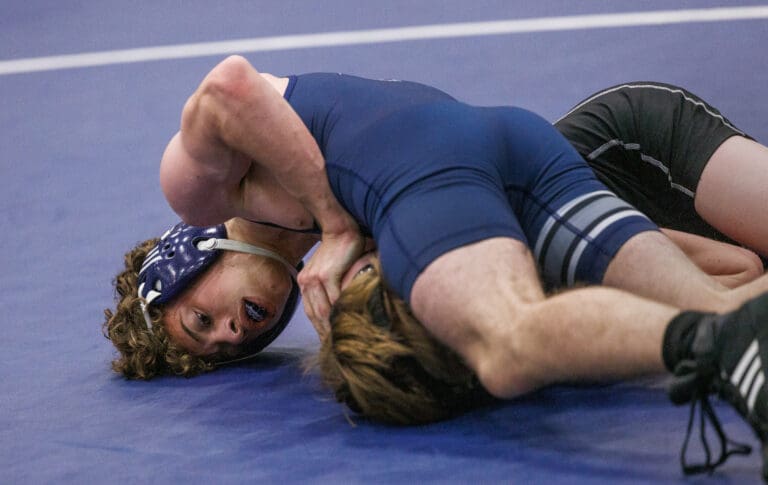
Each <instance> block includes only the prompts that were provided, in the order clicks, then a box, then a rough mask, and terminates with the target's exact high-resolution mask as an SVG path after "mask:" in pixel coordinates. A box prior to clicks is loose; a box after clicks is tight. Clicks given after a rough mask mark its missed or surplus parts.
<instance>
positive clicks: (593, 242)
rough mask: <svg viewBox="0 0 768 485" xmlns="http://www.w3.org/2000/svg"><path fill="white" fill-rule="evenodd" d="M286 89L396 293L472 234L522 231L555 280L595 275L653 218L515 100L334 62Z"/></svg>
mask: <svg viewBox="0 0 768 485" xmlns="http://www.w3.org/2000/svg"><path fill="white" fill-rule="evenodd" d="M285 97H286V99H287V100H288V101H289V103H290V104H291V106H292V107H293V109H294V110H295V111H296V112H297V113H298V114H299V116H300V117H301V118H302V120H303V121H304V123H305V124H306V126H307V127H308V128H309V130H310V132H311V133H312V135H313V136H314V138H315V139H316V140H317V143H318V145H319V146H320V149H321V151H322V153H323V156H324V157H325V160H326V171H327V173H328V178H329V181H330V185H331V188H332V190H333V192H334V194H335V195H336V197H337V198H338V200H339V202H340V203H341V204H342V206H343V207H344V208H345V209H346V210H347V211H349V213H350V214H352V216H353V217H354V218H355V219H356V220H357V222H358V223H359V224H360V225H361V227H362V228H363V230H364V231H367V232H368V233H370V234H372V235H373V237H374V239H375V240H376V243H377V246H378V249H379V254H380V258H381V261H382V268H383V270H384V277H385V279H386V281H387V282H388V283H389V285H390V286H391V287H392V288H393V290H394V291H395V292H397V293H398V294H399V295H400V296H401V297H402V298H404V299H405V300H406V301H408V300H409V299H410V293H411V288H412V286H413V283H414V281H415V280H416V278H417V276H418V275H419V274H420V273H421V272H422V271H423V270H424V269H425V268H426V266H427V265H429V264H430V263H431V262H432V261H434V260H435V259H437V258H438V257H439V256H440V255H442V254H444V253H446V252H448V251H450V250H452V249H455V248H459V247H462V246H465V245H468V244H471V243H474V242H478V241H481V240H485V239H489V238H493V237H510V238H514V239H517V240H520V241H523V242H526V243H527V244H528V245H529V247H530V248H531V250H532V251H533V252H534V256H535V257H536V258H537V260H538V263H539V267H540V269H541V271H542V275H543V276H544V279H545V282H546V283H547V284H548V285H549V286H551V287H557V286H564V285H571V284H573V283H575V282H577V281H584V282H590V283H600V282H601V281H602V278H603V274H604V272H605V269H606V268H607V266H608V263H609V262H610V261H611V259H612V258H613V256H614V255H615V254H616V252H617V251H618V249H619V248H620V247H621V246H622V245H623V244H624V243H625V242H626V241H627V240H628V239H629V238H631V237H632V236H634V235H635V234H637V233H638V232H641V231H646V230H655V229H656V226H655V225H654V224H653V223H651V222H650V221H649V220H648V219H647V218H646V217H645V216H643V215H642V214H641V213H639V212H637V211H636V210H634V208H632V207H631V206H630V205H628V204H627V203H625V202H624V201H622V200H620V199H618V198H617V197H616V196H615V195H613V194H612V193H611V192H609V191H608V190H607V189H606V188H605V186H603V185H602V184H601V183H600V182H599V181H598V180H597V179H596V178H595V176H594V175H593V173H592V171H591V170H590V168H589V167H588V166H587V164H586V163H585V162H584V161H583V159H582V158H581V156H580V155H579V154H578V153H577V152H576V151H575V150H574V149H573V148H572V147H571V145H570V144H569V143H568V142H567V141H566V140H565V138H563V137H562V135H560V134H559V133H558V132H557V130H555V129H554V128H553V127H552V125H551V124H550V123H548V122H547V121H546V120H544V119H542V118H541V117H539V116H537V115H535V114H533V113H531V112H529V111H526V110H524V109H520V108H511V107H492V108H482V107H473V106H469V105H466V104H464V103H461V102H459V101H457V100H455V99H454V98H452V97H451V96H449V95H447V94H445V93H443V92H441V91H439V90H437V89H434V88H431V87H428V86H424V85H421V84H417V83H411V82H401V81H374V80H368V79H362V78H358V77H354V76H347V75H342V74H307V75H300V76H291V77H290V82H289V85H288V88H287V90H286V94H285Z"/></svg>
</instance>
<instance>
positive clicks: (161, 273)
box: [138, 222, 303, 363]
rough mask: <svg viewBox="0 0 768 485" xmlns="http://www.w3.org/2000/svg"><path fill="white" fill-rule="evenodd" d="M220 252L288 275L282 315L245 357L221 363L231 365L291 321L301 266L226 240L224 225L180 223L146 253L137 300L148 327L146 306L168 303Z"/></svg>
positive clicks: (253, 247)
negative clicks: (252, 258) (274, 264)
mask: <svg viewBox="0 0 768 485" xmlns="http://www.w3.org/2000/svg"><path fill="white" fill-rule="evenodd" d="M221 250H229V251H239V252H243V253H250V254H257V255H259V256H264V257H267V258H270V259H274V260H276V261H279V262H280V263H282V264H283V266H284V267H285V268H286V269H287V270H288V272H289V273H290V275H291V281H292V283H293V285H292V288H291V293H290V295H289V296H288V300H287V301H286V302H285V307H284V309H283V313H282V315H280V318H279V320H278V321H277V323H276V324H275V325H273V326H272V328H270V329H269V330H267V331H266V332H264V333H263V334H261V335H259V336H258V337H257V338H256V339H255V340H253V341H252V342H250V343H248V344H247V345H246V347H245V349H244V350H245V356H244V357H240V358H238V359H235V360H230V361H227V362H222V363H229V362H235V361H239V360H243V359H247V358H249V357H251V356H252V355H253V354H255V353H257V352H259V351H261V350H262V349H263V348H264V347H266V346H267V345H269V344H270V343H271V342H272V341H273V340H274V339H275V338H277V336H278V335H280V333H281V332H282V331H283V329H284V328H285V326H286V325H287V324H288V322H289V321H290V320H291V317H292V316H293V313H294V312H295V311H296V306H297V303H298V300H299V287H298V284H297V283H296V274H297V273H298V271H300V270H301V268H302V266H303V263H299V265H298V267H296V268H294V267H293V266H292V265H291V264H290V263H289V262H288V261H286V259H285V258H283V257H282V256H280V255H279V254H277V253H275V252H274V251H270V250H268V249H265V248H261V247H258V246H254V245H251V244H246V243H244V242H240V241H234V240H231V239H227V229H226V227H224V224H219V225H217V226H210V227H194V226H190V225H188V224H185V223H183V222H180V223H178V224H176V225H175V226H174V227H172V228H171V229H169V230H168V231H166V233H165V234H163V236H162V237H161V238H160V240H159V241H158V242H157V244H156V245H155V247H154V248H153V249H152V250H151V251H150V252H149V253H147V256H146V258H144V263H143V264H142V265H141V269H140V270H139V281H138V282H139V291H138V293H139V297H141V298H142V299H143V300H144V301H142V303H141V310H142V312H143V314H144V320H145V321H146V323H147V328H150V327H151V326H152V319H151V318H150V316H149V312H148V311H147V307H148V306H149V305H152V304H160V303H168V302H169V301H171V300H172V299H173V298H175V297H176V296H178V295H179V294H180V293H181V292H182V291H184V290H185V289H186V288H188V287H189V285H190V284H191V283H192V281H194V280H195V278H197V277H198V276H199V275H201V274H202V273H203V271H204V270H205V269H206V268H208V267H209V266H210V265H211V264H213V262H214V261H216V259H217V258H218V257H219V255H220V254H221Z"/></svg>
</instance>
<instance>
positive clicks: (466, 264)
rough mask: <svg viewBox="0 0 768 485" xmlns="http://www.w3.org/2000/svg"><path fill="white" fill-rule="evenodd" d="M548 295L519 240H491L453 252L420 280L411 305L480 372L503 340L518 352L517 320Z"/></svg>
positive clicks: (445, 340) (437, 262) (524, 247)
mask: <svg viewBox="0 0 768 485" xmlns="http://www.w3.org/2000/svg"><path fill="white" fill-rule="evenodd" d="M543 299H544V292H543V290H542V287H541V284H540V283H539V278H538V272H537V269H536V264H535V262H534V260H533V257H532V255H531V252H530V250H529V249H528V247H527V246H526V245H525V244H524V243H523V242H521V241H519V240H514V239H510V238H491V239H486V240H483V241H480V242H477V243H474V244H470V245H466V246H462V247H460V248H456V249H454V250H452V251H449V252H447V253H445V254H443V255H441V256H440V257H438V258H437V259H436V260H435V261H433V262H432V263H431V264H430V265H429V266H428V267H427V268H426V269H425V270H424V271H423V272H422V273H421V274H420V275H419V276H418V278H417V279H416V281H415V284H414V286H413V292H412V299H411V307H412V309H413V311H414V314H415V316H416V317H417V318H418V319H419V320H420V321H421V322H422V323H423V324H424V325H425V326H426V327H427V329H428V330H429V331H430V332H431V333H432V334H433V335H435V336H436V337H437V338H438V339H439V340H441V341H442V342H443V343H444V344H446V345H448V346H449V347H451V348H453V349H454V350H456V351H458V352H459V353H460V354H461V355H462V356H463V357H464V358H465V359H467V360H468V364H469V365H470V367H472V368H473V369H475V370H476V371H477V370H478V368H477V365H479V361H480V360H482V357H483V352H484V351H485V350H487V349H490V348H494V347H495V346H496V345H498V344H499V343H500V342H508V343H509V345H507V348H508V350H509V351H510V352H512V351H513V349H514V345H512V342H515V341H516V340H515V336H514V335H510V333H511V332H514V328H515V325H514V324H515V322H516V321H517V320H522V319H523V318H522V315H521V314H522V313H523V312H524V311H525V309H526V308H527V307H528V306H530V305H531V304H533V303H536V302H540V301H542V300H543Z"/></svg>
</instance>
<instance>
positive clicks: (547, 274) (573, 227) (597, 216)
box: [535, 191, 647, 286]
mask: <svg viewBox="0 0 768 485" xmlns="http://www.w3.org/2000/svg"><path fill="white" fill-rule="evenodd" d="M602 192H604V191H600V192H593V193H591V194H588V195H589V196H592V195H594V194H596V193H602ZM608 193H609V194H610V195H611V197H601V198H598V199H596V200H594V201H591V202H590V203H589V204H587V205H585V206H584V207H582V208H580V209H579V210H578V212H576V213H574V214H568V216H567V218H563V216H562V214H565V213H567V212H568V209H570V208H571V207H573V206H574V205H575V204H574V202H573V201H572V202H571V203H569V204H566V206H563V208H561V209H560V210H558V211H557V213H556V214H555V215H553V216H550V217H549V219H548V220H547V222H546V223H545V225H544V228H542V230H541V231H540V232H539V238H538V240H537V244H536V252H535V254H536V258H537V260H538V261H542V264H541V271H542V275H543V276H544V279H545V280H546V281H547V283H549V284H554V285H558V286H559V285H562V284H567V285H572V284H573V283H574V280H575V273H576V268H577V267H578V264H579V262H580V260H581V256H582V254H583V253H584V250H585V249H586V248H587V244H588V243H589V242H590V241H593V240H594V239H595V238H596V237H598V236H599V235H600V234H601V233H602V232H603V231H604V230H605V229H606V228H608V227H610V226H611V225H613V224H614V223H616V222H618V221H620V220H622V219H625V218H627V217H635V216H640V217H643V218H645V219H647V217H646V216H645V215H643V214H642V213H640V212H638V211H637V210H635V208H634V207H632V206H631V205H629V204H627V203H626V202H624V201H623V200H621V199H619V198H618V197H616V196H615V195H614V194H612V193H611V192H608ZM584 199H585V197H584V196H582V197H579V198H578V199H577V201H581V200H584ZM617 209H625V210H622V211H620V212H617V213H615V214H612V215H610V216H606V214H608V213H609V212H612V211H615V210H617ZM601 219H604V220H602V221H601ZM596 221H600V222H599V223H598V224H597V226H595V227H594V228H592V229H590V230H589V233H587V228H588V226H589V225H591V224H594V223H595V222H596ZM548 238H550V242H549V244H548V246H547V248H546V253H545V254H540V253H541V251H542V250H543V248H542V246H543V244H544V241H545V240H546V239H548ZM574 243H576V244H577V246H576V249H575V251H574V252H573V254H571V255H570V257H569V256H568V250H569V248H571V247H572V246H573V245H574ZM563 268H568V272H567V274H568V276H567V280H566V281H565V282H563V281H561V278H562V274H563Z"/></svg>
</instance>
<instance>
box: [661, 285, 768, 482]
mask: <svg viewBox="0 0 768 485" xmlns="http://www.w3.org/2000/svg"><path fill="white" fill-rule="evenodd" d="M695 332H696V333H695V336H694V338H693V342H692V346H691V351H692V352H691V353H692V356H691V358H687V359H683V360H681V361H680V362H678V363H677V365H676V366H675V368H674V379H673V382H672V384H671V386H670V389H669V395H670V398H671V400H672V402H674V403H675V404H678V405H679V404H685V403H690V404H691V414H690V418H689V420H688V429H687V432H686V437H685V441H684V443H683V448H682V451H681V455H680V461H681V465H682V467H683V471H684V472H685V473H686V474H694V473H703V472H708V473H711V472H712V471H714V469H715V468H717V467H718V466H720V465H722V464H723V463H724V462H725V461H726V460H727V459H728V457H730V456H731V455H734V454H739V455H746V454H749V453H750V452H751V451H752V450H751V448H750V447H749V446H747V445H744V444H741V443H736V442H733V441H731V440H729V439H728V437H727V436H726V435H725V433H724V432H723V429H722V426H721V425H720V421H719V420H718V418H717V416H716V415H715V411H714V409H713V408H712V405H711V403H710V402H709V397H708V396H709V395H710V394H717V395H718V396H719V397H720V398H721V399H723V400H724V401H726V402H728V403H729V404H730V405H731V406H733V407H734V409H736V411H737V412H738V413H739V414H740V415H741V416H742V417H743V418H744V419H745V420H746V421H747V422H748V423H749V424H750V426H752V429H753V430H754V431H755V434H757V437H758V438H759V439H760V442H761V444H762V452H763V453H762V455H763V480H765V481H766V482H768V453H767V452H766V450H768V448H767V447H766V446H765V444H766V441H768V387H767V386H766V384H767V383H766V369H767V367H766V366H767V364H768V294H766V295H762V296H760V297H758V298H755V299H753V300H751V301H749V302H747V303H745V304H744V305H743V306H742V307H741V308H739V309H738V310H736V311H734V312H732V313H729V314H726V315H702V316H701V320H700V322H699V323H698V325H697V327H696V330H695ZM697 406H699V407H700V411H699V426H700V434H701V441H702V445H703V448H704V453H705V456H706V461H705V462H704V463H703V464H697V465H690V464H688V463H687V462H686V458H685V455H686V451H687V447H688V442H689V440H690V437H691V431H692V427H693V421H694V419H695V415H696V407H697ZM706 421H709V422H710V424H711V425H712V427H713V428H714V430H715V433H716V435H717V437H718V439H719V441H720V456H719V457H718V458H717V459H716V460H714V461H713V460H712V455H711V453H710V449H709V444H708V443H707V439H706V433H705V425H706Z"/></svg>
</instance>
